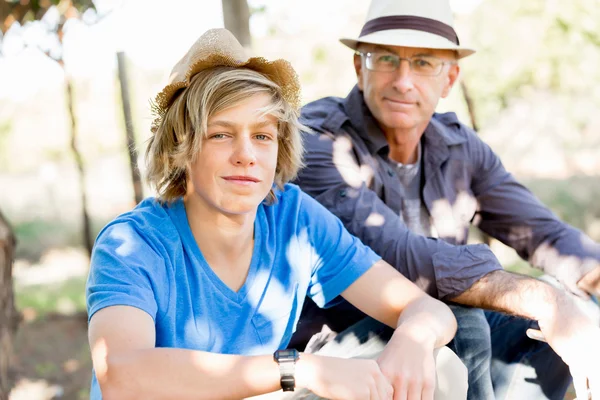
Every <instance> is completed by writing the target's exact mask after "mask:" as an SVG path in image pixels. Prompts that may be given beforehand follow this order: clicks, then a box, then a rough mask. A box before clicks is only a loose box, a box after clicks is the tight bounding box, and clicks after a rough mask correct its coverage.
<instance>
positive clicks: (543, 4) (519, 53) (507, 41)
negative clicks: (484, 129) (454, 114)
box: [463, 0, 600, 125]
mask: <svg viewBox="0 0 600 400" xmlns="http://www.w3.org/2000/svg"><path fill="white" fill-rule="evenodd" d="M468 18H469V20H468V22H467V24H468V25H469V26H470V30H471V35H470V36H471V38H472V42H473V45H474V47H475V48H476V49H477V50H478V54H477V55H476V56H475V57H474V58H473V59H472V60H469V61H465V62H464V67H463V70H464V71H465V77H466V79H467V81H468V83H469V87H470V88H471V89H472V92H473V95H474V100H475V103H476V104H477V108H478V112H479V115H478V116H479V117H480V119H481V121H482V122H483V124H484V125H485V124H486V123H491V122H493V120H494V119H495V117H496V116H497V115H498V113H499V112H501V111H502V110H503V109H505V108H506V107H508V106H509V105H510V103H511V102H512V101H513V99H516V98H523V97H524V98H527V97H528V96H529V95H530V94H531V93H532V92H534V91H536V90H538V91H539V90H542V91H548V92H551V93H561V94H564V95H567V96H569V97H587V98H589V100H590V101H593V102H594V103H595V104H596V105H600V90H598V89H594V84H595V86H596V87H597V86H598V84H599V83H600V70H598V68H597V67H596V66H597V65H598V64H599V63H600V33H599V30H598V29H597V26H598V21H600V8H599V7H597V0H578V1H574V2H563V1H559V0H530V1H527V2H523V1H520V0H487V1H485V2H483V3H482V4H481V5H480V7H479V8H478V9H477V10H475V11H474V12H473V14H472V15H470V16H469V17H468ZM591 87H592V90H590V88H591Z"/></svg>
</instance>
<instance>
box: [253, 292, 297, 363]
mask: <svg viewBox="0 0 600 400" xmlns="http://www.w3.org/2000/svg"><path fill="white" fill-rule="evenodd" d="M270 286H273V284H272V283H271V284H270ZM276 286H278V287H276V288H274V287H269V288H268V289H267V292H266V293H265V296H264V298H263V299H262V301H261V303H260V306H259V307H258V309H257V310H256V313H255V314H254V316H253V317H252V324H253V325H254V328H255V329H256V334H257V335H258V338H259V340H260V342H261V344H262V345H263V346H264V348H266V349H269V350H270V351H274V350H277V349H279V348H280V347H281V346H284V345H287V343H288V342H289V340H290V338H291V336H292V333H293V332H294V330H295V329H296V324H297V319H298V315H299V312H300V311H301V308H302V302H303V301H304V298H303V299H301V302H299V301H298V283H295V284H293V285H292V287H291V288H290V289H288V290H283V288H282V287H281V285H276ZM299 303H300V304H299Z"/></svg>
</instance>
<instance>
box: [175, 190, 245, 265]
mask: <svg viewBox="0 0 600 400" xmlns="http://www.w3.org/2000/svg"><path fill="white" fill-rule="evenodd" d="M184 204H185V208H186V213H187V219H188V223H189V224H190V228H191V230H192V233H193V235H194V239H196V243H197V244H198V247H199V248H200V251H201V252H202V255H203V256H204V258H205V259H206V261H207V262H208V263H209V264H210V265H212V264H215V265H230V266H236V265H238V262H237V261H238V260H240V258H242V257H243V256H244V255H246V254H248V252H250V253H251V252H252V249H253V244H254V220H255V218H256V211H255V212H253V213H248V214H241V215H240V214H224V213H223V212H220V211H218V210H217V209H215V208H214V207H211V206H209V205H208V204H206V202H204V201H200V200H199V199H194V198H192V197H186V198H185V199H184Z"/></svg>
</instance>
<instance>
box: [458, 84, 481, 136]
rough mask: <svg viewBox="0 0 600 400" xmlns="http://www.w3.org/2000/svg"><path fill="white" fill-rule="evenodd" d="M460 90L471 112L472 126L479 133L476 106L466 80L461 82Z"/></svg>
mask: <svg viewBox="0 0 600 400" xmlns="http://www.w3.org/2000/svg"><path fill="white" fill-rule="evenodd" d="M460 88H461V89H462V94H463V97H464V98H465V103H466V104H467V110H468V111H469V117H470V118H471V126H472V127H473V130H474V131H475V132H477V131H479V124H478V123H477V115H476V114H475V104H474V103H473V98H472V97H471V95H470V93H469V88H468V87H467V84H466V83H465V81H464V79H461V80H460Z"/></svg>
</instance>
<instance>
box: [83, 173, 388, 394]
mask: <svg viewBox="0 0 600 400" xmlns="http://www.w3.org/2000/svg"><path fill="white" fill-rule="evenodd" d="M276 197H277V201H276V202H275V204H272V205H265V204H261V205H260V206H259V207H258V211H257V214H256V220H255V223H254V251H253V253H252V261H251V263H250V269H249V271H248V276H247V278H246V281H245V283H244V285H243V286H242V287H241V288H240V289H239V291H237V292H235V291H233V290H232V289H230V288H229V287H228V286H227V285H225V283H224V282H223V281H221V280H220V279H219V277H218V276H217V275H216V274H215V273H214V272H213V270H212V269H211V268H210V266H209V265H208V264H207V263H206V261H205V259H204V257H203V255H202V253H201V252H200V249H199V248H198V245H197V244H196V241H195V239H194V237H193V235H192V231H191V229H190V226H189V224H188V221H187V216H186V211H185V207H184V203H183V201H182V200H181V199H179V200H177V201H175V202H174V203H171V204H161V203H159V202H158V201H156V200H155V199H153V198H149V199H146V200H144V201H142V202H141V203H140V204H139V205H138V206H137V207H136V208H135V209H133V210H132V211H130V212H127V213H125V214H122V215H121V216H119V217H117V218H116V219H115V220H114V221H112V222H111V223H109V224H108V225H107V226H106V227H105V228H104V229H103V230H102V231H101V232H100V234H99V235H98V238H97V239H96V243H95V246H94V250H93V253H92V260H91V267H90V275H89V278H88V282H87V288H86V295H87V308H88V316H89V317H88V318H89V319H91V318H92V316H93V315H94V313H95V312H96V311H98V310H100V309H102V308H104V307H109V306H116V305H128V306H133V307H136V308H139V309H141V310H143V311H145V312H147V313H148V314H149V315H150V316H151V317H152V318H153V319H154V322H155V327H156V347H175V348H183V349H193V350H202V351H208V352H213V353H223V354H242V355H259V354H270V353H272V352H274V351H275V350H277V349H284V348H286V346H287V344H288V342H289V340H290V337H291V336H292V333H293V332H294V330H295V328H296V324H297V322H298V318H299V316H300V312H301V310H302V305H303V303H304V299H305V297H306V296H307V295H308V296H310V297H311V298H312V299H313V300H314V301H315V303H317V304H318V305H319V306H321V307H325V306H327V305H328V304H329V303H331V302H332V301H333V300H334V299H335V298H336V297H337V296H339V294H340V293H341V292H343V291H344V290H345V289H346V288H348V286H350V285H351V284H352V283H353V282H354V281H355V280H356V279H357V278H359V277H360V276H361V275H362V274H363V273H364V272H365V271H367V270H368V269H369V267H371V265H373V264H374V263H375V262H376V261H378V260H379V259H380V257H379V256H378V255H376V254H375V253H374V252H373V251H372V250H371V249H369V248H368V247H366V246H364V245H363V244H362V243H361V242H360V241H359V240H358V239H356V238H355V237H354V236H352V235H350V234H349V233H348V232H347V231H346V229H345V228H344V226H343V225H342V223H341V222H340V221H339V220H338V219H337V217H335V216H334V215H333V214H331V213H330V212H329V211H328V210H326V209H325V208H324V207H323V206H321V204H319V203H318V202H317V201H315V200H314V199H312V198H311V197H310V196H308V195H306V194H305V193H303V192H302V191H300V189H299V188H298V187H297V186H295V185H291V184H288V185H286V186H285V189H284V190H283V191H276ZM91 398H92V399H100V398H101V395H100V390H99V387H98V383H97V380H96V377H95V375H94V376H93V378H92V392H91Z"/></svg>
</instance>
